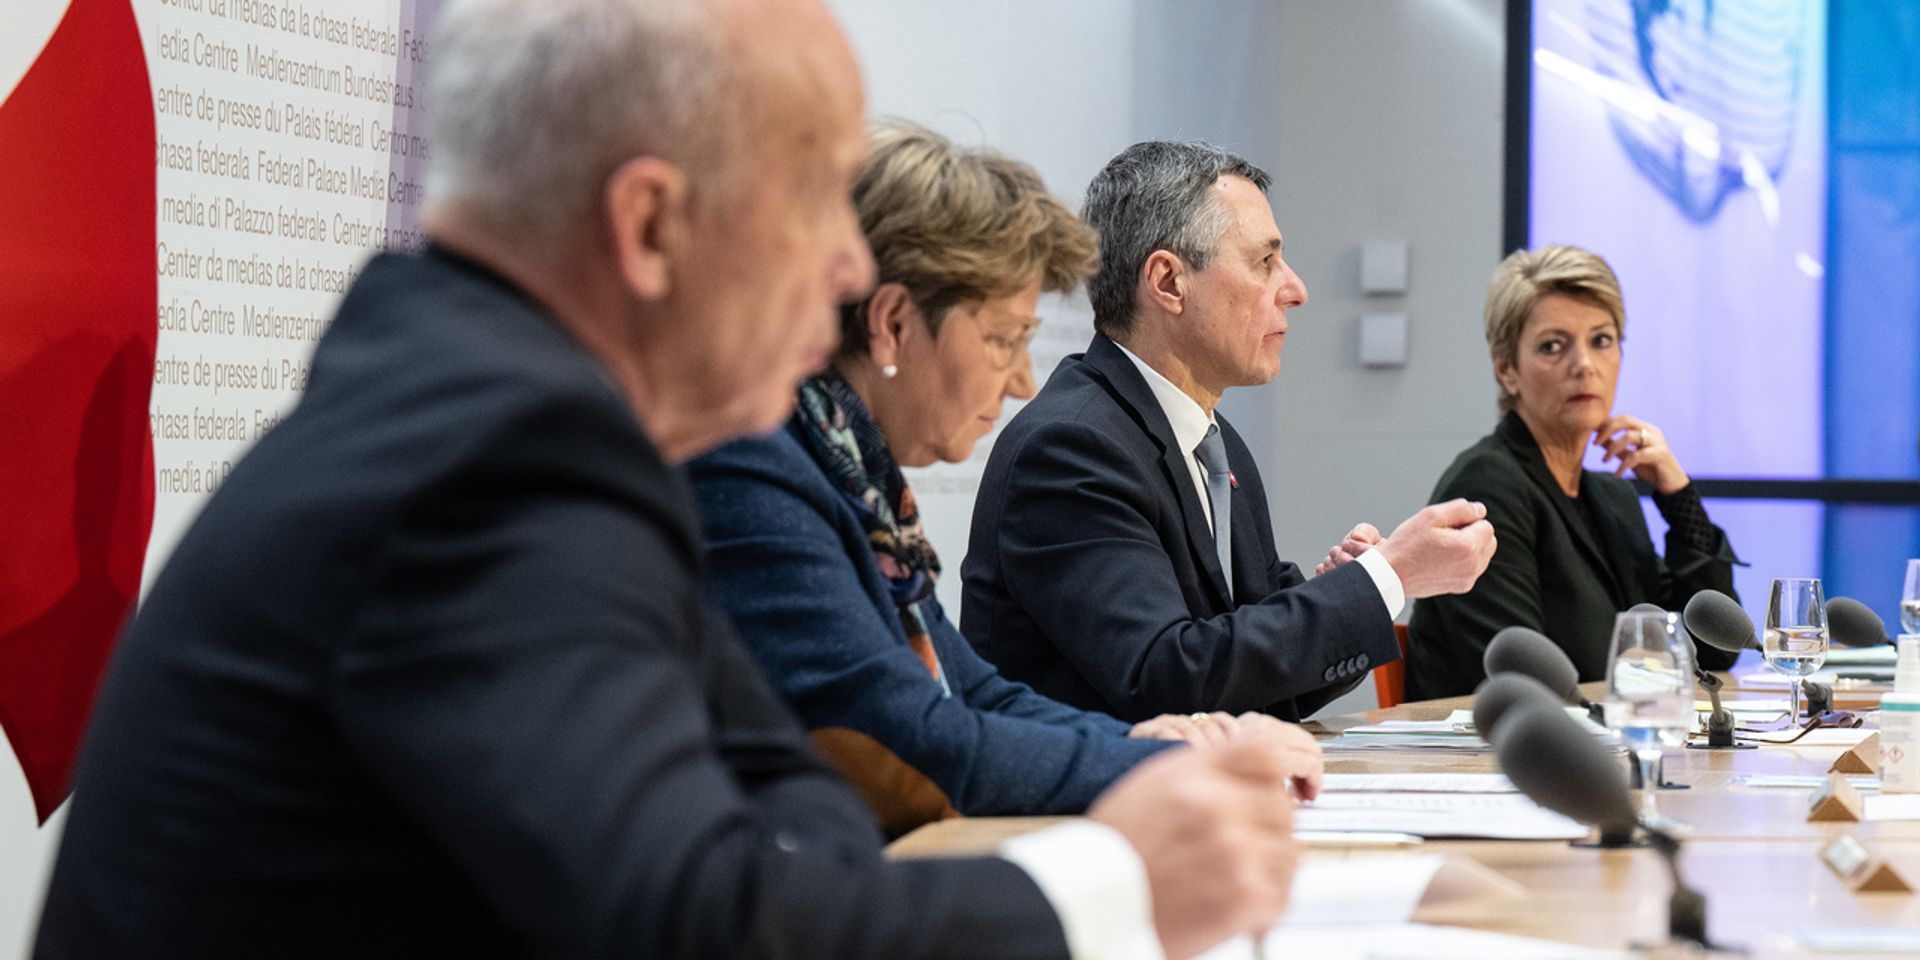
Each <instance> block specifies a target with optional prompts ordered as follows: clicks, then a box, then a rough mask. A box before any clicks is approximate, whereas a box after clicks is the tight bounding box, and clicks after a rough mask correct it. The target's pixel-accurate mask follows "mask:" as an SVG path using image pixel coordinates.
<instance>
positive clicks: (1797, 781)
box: [1733, 773, 1880, 792]
mask: <svg viewBox="0 0 1920 960" xmlns="http://www.w3.org/2000/svg"><path fill="white" fill-rule="evenodd" d="M1733 782H1734V784H1735V785H1736V786H1742V787H1753V788H1756V789H1776V790H1818V789H1820V786H1821V785H1822V784H1824V783H1826V782H1827V778H1826V777H1825V776H1822V775H1817V774H1811V773H1755V774H1749V775H1747V776H1745V777H1735V778H1734V780H1733ZM1847 782H1848V783H1850V784H1852V785H1853V788H1854V789H1855V790H1860V791H1862V792H1878V791H1879V789H1880V778H1879V777H1874V776H1857V777H1848V778H1847Z"/></svg>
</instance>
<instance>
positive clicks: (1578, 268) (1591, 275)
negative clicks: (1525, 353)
mask: <svg viewBox="0 0 1920 960" xmlns="http://www.w3.org/2000/svg"><path fill="white" fill-rule="evenodd" d="M1554 293H1557V294H1560V295H1562V296H1567V297H1573V298H1574V299H1577V300H1584V301H1586V302H1588V303H1591V304H1593V305H1594V306H1597V307H1599V308H1601V309H1603V310H1605V311H1607V314H1608V315H1609V316H1611V317H1613V329H1614V334H1615V335H1616V336H1618V337H1619V338H1620V339H1621V340H1622V341H1624V340H1626V338H1627V311H1626V305H1625V304H1624V303H1623V302H1622V300H1621V298H1620V280H1619V278H1618V277H1615V276H1614V275H1613V268H1612V267H1609V266H1607V261H1605V260H1603V259H1601V258H1600V255H1599V254H1596V253H1592V252H1590V251H1586V250H1582V249H1580V248H1579V247H1570V246H1566V245H1564V244H1556V245H1554V246H1550V247H1540V248H1539V249H1536V250H1516V251H1514V252H1513V255H1512V256H1509V257H1507V258H1506V259H1505V260H1502V261H1500V266H1498V267H1496V268H1495V269H1494V271H1493V282H1492V283H1491V284H1489V285H1488V286H1487V311H1486V322H1487V352H1488V354H1490V355H1491V356H1492V358H1493V359H1494V360H1496V361H1505V362H1506V363H1507V365H1508V366H1512V365H1513V364H1515V363H1518V362H1519V360H1520V333H1521V331H1522V330H1525V329H1526V326H1527V318H1528V317H1530V316H1532V315H1533V308H1534V306H1535V305H1537V304H1538V303H1539V302H1540V299H1541V298H1542V297H1545V296H1547V295H1548V294H1554ZM1494 383H1495V384H1498V383H1499V377H1498V376H1497V375H1496V376H1495V378H1494ZM1499 389H1500V412H1501V413H1506V412H1508V411H1510V410H1512V409H1513V394H1510V393H1508V392H1507V390H1506V388H1505V387H1500V388H1499Z"/></svg>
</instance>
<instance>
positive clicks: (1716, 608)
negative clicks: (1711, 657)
mask: <svg viewBox="0 0 1920 960" xmlns="http://www.w3.org/2000/svg"><path fill="white" fill-rule="evenodd" d="M1681 619H1682V621H1683V622H1685V623H1686V625H1687V632H1688V633H1691V634H1693V638H1694V639H1695V640H1698V641H1700V642H1701V643H1704V644H1706V645H1707V646H1709V647H1713V648H1714V649H1716V650H1725V651H1727V652H1728V653H1739V652H1740V651H1742V650H1758V649H1760V641H1758V640H1756V639H1754V636H1753V618H1752V617H1749V616H1747V611H1745V610H1742V609H1740V603H1739V602H1738V601H1736V600H1734V599H1733V598H1732V597H1729V596H1727V595H1726V594H1724V593H1721V592H1720V591H1718V590H1702V591H1700V592H1699V593H1696V594H1694V595H1693V599H1691V600H1688V601H1687V610H1686V613H1685V614H1683V615H1682V618H1681Z"/></svg>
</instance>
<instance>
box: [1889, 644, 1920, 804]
mask: <svg viewBox="0 0 1920 960" xmlns="http://www.w3.org/2000/svg"><path fill="white" fill-rule="evenodd" d="M1899 649H1900V659H1899V661H1898V666H1896V667H1895V668H1894V672H1893V692H1892V693H1889V694H1885V695H1883V696H1881V698H1880V792H1881V793H1920V633H1903V634H1901V635H1900V648H1899Z"/></svg>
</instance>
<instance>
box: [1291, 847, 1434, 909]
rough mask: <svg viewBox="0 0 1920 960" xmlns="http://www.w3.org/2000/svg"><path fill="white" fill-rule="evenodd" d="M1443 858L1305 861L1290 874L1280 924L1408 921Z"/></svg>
mask: <svg viewBox="0 0 1920 960" xmlns="http://www.w3.org/2000/svg"><path fill="white" fill-rule="evenodd" d="M1444 862H1446V858H1445V857H1440V856H1435V855H1432V854H1427V855H1416V856H1399V855H1388V856H1365V857H1349V858H1332V857H1307V858H1305V859H1302V860H1301V861H1300V868H1299V869H1298V870H1295V871H1294V873H1293V894H1292V896H1290V897H1288V899H1287V912H1286V914H1285V915H1284V916H1282V917H1281V918H1280V922H1281V923H1282V924H1293V925H1295V926H1328V925H1340V926H1353V925H1355V924H1378V923H1405V922H1407V921H1408V920H1410V919H1412V918H1413V911H1414V910H1415V909H1416V908H1418V907H1419V906H1420V898H1421V897H1422V896H1424V895H1425V894H1426V892H1427V884H1429V883H1431V882H1432V881H1433V875H1434V874H1435V873H1438V872H1439V870H1440V865H1441V864H1442V863H1444Z"/></svg>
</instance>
